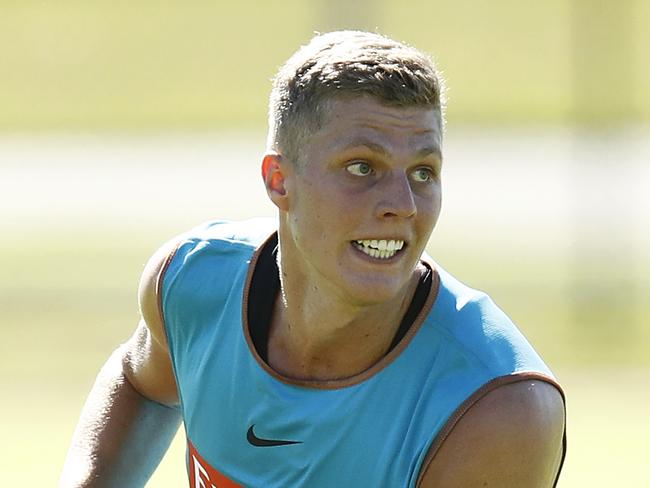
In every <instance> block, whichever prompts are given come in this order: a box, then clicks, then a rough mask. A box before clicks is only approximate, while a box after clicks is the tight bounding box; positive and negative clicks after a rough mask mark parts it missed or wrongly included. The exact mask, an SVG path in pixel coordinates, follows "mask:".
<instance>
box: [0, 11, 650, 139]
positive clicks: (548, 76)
mask: <svg viewBox="0 0 650 488" xmlns="http://www.w3.org/2000/svg"><path fill="white" fill-rule="evenodd" d="M345 3H346V2H339V3H334V4H330V2H324V1H321V0H312V1H305V2H300V1H298V0H280V1H278V2H261V1H253V2H241V3H237V2H210V1H205V0H202V1H193V2H178V1H173V0H158V1H153V0H147V1H142V2H137V3H132V2H125V1H111V2H109V1H106V0H97V1H95V2H92V3H88V2H82V1H80V0H63V1H60V2H56V3H49V2H39V1H33V0H31V1H8V0H5V1H0V8H1V9H2V15H0V65H2V70H3V76H2V77H0V106H1V107H2V110H1V111H0V130H11V131H20V130H70V129H76V130H93V129H94V130H97V129H114V128H120V129H131V130H149V129H160V128H170V129H183V130H187V129H196V128H205V127H215V128H223V127H228V128H232V127H249V126H260V125H262V122H263V121H264V120H265V107H266V97H267V93H268V91H269V88H270V82H269V79H270V78H271V77H272V76H273V74H274V73H275V71H276V69H277V67H278V66H279V65H280V64H281V63H282V62H283V61H284V60H285V59H286V58H287V57H288V56H289V55H290V54H291V53H292V52H293V51H294V49H295V48H296V46H298V45H300V44H301V43H304V42H306V41H307V40H308V39H309V37H311V35H312V33H313V32H314V31H325V30H330V29H332V28H341V27H362V28H366V29H371V30H374V29H377V30H379V31H380V32H382V33H385V34H388V35H391V36H394V37H396V38H398V39H400V40H403V41H406V42H409V43H412V44H414V45H416V46H418V47H419V48H421V49H423V50H426V51H428V52H430V53H432V54H433V55H434V56H435V58H436V59H437V60H438V61H439V64H440V66H441V67H442V69H443V70H444V72H445V76H446V78H447V81H448V85H449V86H450V91H449V98H450V101H451V103H450V104H449V112H448V116H449V119H450V121H451V122H453V123H456V122H470V123H489V124H494V123H498V124H504V123H517V124H522V123H524V124H525V123H530V122H531V121H536V122H538V123H539V122H545V123H566V122H567V121H571V120H574V119H577V120H581V121H591V120H592V119H593V120H595V121H596V122H597V123H601V124H611V123H612V122H620V121H634V122H637V123H638V122H644V121H645V122H648V121H649V120H650V92H649V91H648V90H646V89H645V87H647V86H648V85H650V64H649V63H647V62H645V58H646V54H647V50H648V47H649V46H650V34H649V31H648V29H645V28H644V26H646V25H648V23H649V22H650V6H649V5H650V4H649V3H648V2H645V1H643V0H625V1H624V2H619V3H617V4H614V3H609V2H595V3H594V2H590V1H589V0H573V1H571V0H549V1H546V2H536V1H533V0H523V1H522V0H501V1H499V2H483V1H480V0H473V1H469V0H468V1H465V2H460V3H459V2H455V1H454V0H439V1H437V2H427V1H424V0H411V1H405V2H391V1H388V0H381V1H377V2H365V3H364V2H361V7H360V9H359V10H360V11H359V13H357V15H356V16H349V17H346V16H345V15H344V14H337V10H340V9H342V10H345V9H344V8H343V7H344V5H345ZM364 5H365V12H364ZM252 10H253V11H254V15H251V11H252ZM581 26H586V28H584V29H581V28H580V27H581ZM580 36H583V37H584V39H583V37H580ZM583 41H584V44H585V46H586V48H584V49H582V47H581V46H582V44H581V42H583ZM592 80H596V81H594V82H593V83H600V84H601V85H602V86H601V85H597V84H593V86H592ZM576 99H578V101H576ZM580 100H582V102H581V101H580Z"/></svg>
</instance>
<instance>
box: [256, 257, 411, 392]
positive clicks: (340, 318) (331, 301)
mask: <svg viewBox="0 0 650 488" xmlns="http://www.w3.org/2000/svg"><path fill="white" fill-rule="evenodd" d="M280 266H282V265H280ZM280 272H281V273H282V276H283V279H282V290H281V295H279V296H278V298H277V299H276V303H275V306H274V309H273V314H272V318H271V323H270V330H269V341H268V362H269V364H270V365H271V367H273V368H274V369H275V370H276V371H278V372H279V373H281V374H283V375H285V376H287V377H291V378H295V379H303V380H334V379H342V378H348V377H351V376H354V375H356V374H359V373H361V372H363V371H365V370H366V369H368V368H370V367H371V366H373V365H374V364H375V363H377V362H378V361H379V360H380V359H381V358H382V357H383V356H384V355H385V354H386V352H387V351H388V350H389V348H390V346H391V343H392V341H393V338H394V337H395V334H396V331H397V329H398V328H399V325H400V323H401V321H402V318H403V317H404V315H405V313H406V311H407V309H408V306H409V304H410V303H411V300H412V298H413V295H414V293H415V291H416V289H417V285H418V283H419V279H420V276H421V272H420V271H419V269H418V270H416V272H415V273H414V274H413V276H412V279H411V280H410V281H409V282H408V283H407V285H406V286H405V287H404V289H403V291H402V292H401V293H398V294H397V295H396V296H395V297H394V298H393V299H391V300H389V301H386V302H382V303H378V304H372V305H355V304H351V303H349V302H348V301H346V300H344V299H342V297H340V296H339V295H340V294H339V293H338V291H337V290H335V289H328V288H329V287H328V286H327V284H324V285H323V284H321V285H322V286H318V287H314V286H306V285H307V283H308V282H309V280H308V277H306V276H304V275H302V274H301V273H296V272H291V271H285V270H283V269H282V268H280ZM282 297H287V298H284V299H283V298H282Z"/></svg>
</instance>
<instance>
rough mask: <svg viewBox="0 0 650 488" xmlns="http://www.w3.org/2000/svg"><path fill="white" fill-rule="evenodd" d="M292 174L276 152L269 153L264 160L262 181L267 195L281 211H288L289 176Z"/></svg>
mask: <svg viewBox="0 0 650 488" xmlns="http://www.w3.org/2000/svg"><path fill="white" fill-rule="evenodd" d="M289 172H290V170H289V168H288V167H287V164H286V162H284V161H283V160H282V156H280V155H279V154H278V153H275V152H269V153H266V154H265V155H264V158H263V159H262V179H263V180H264V186H265V187H266V193H267V194H268V195H269V198H270V199H271V201H272V202H273V203H274V204H275V206H276V207H278V208H279V209H280V210H287V208H288V203H289V202H288V195H287V176H288V173H289Z"/></svg>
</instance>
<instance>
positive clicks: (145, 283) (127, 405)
mask: <svg viewBox="0 0 650 488" xmlns="http://www.w3.org/2000/svg"><path fill="white" fill-rule="evenodd" d="M170 251H171V245H170V246H166V247H164V248H163V249H161V251H159V252H158V253H156V254H155V255H154V256H153V257H152V258H151V260H150V261H149V263H148V264H147V266H146V268H145V271H144V273H143V276H142V280H141V283H140V309H141V314H142V320H141V321H140V324H139V325H138V328H137V329H136V331H135V333H134V334H133V336H132V337H131V338H130V339H129V341H128V342H127V343H126V344H123V345H122V346H121V347H119V348H118V349H117V350H116V351H115V352H114V353H113V354H112V355H111V357H110V358H109V360H108V361H107V362H106V364H105V365H104V367H103V368H102V370H101V371H100V373H99V375H98V377H97V380H96V381H95V384H94V385H93V388H92V390H91V392H90V395H89V396H88V399H87V400H86V403H85V405H84V407H83V410H82V413H81V417H80V419H79V423H78V425H77V428H76V430H75V433H74V436H73V439H72V444H71V446H70V450H69V451H68V456H67V458H66V461H65V464H64V467H63V472H62V475H61V480H60V485H59V486H61V487H62V488H80V487H116V486H119V487H126V488H128V487H141V486H144V485H145V483H146V481H147V480H148V479H149V477H150V476H151V474H152V473H153V471H154V470H155V469H156V467H157V466H158V464H159V462H160V460H161V459H162V457H163V455H164V453H165V452H166V451H167V448H168V447H169V444H170V442H171V440H172V439H173V437H174V434H175V433H176V431H177V430H178V426H179V424H180V413H179V410H178V408H177V405H178V396H177V391H176V383H175V381H174V375H173V371H172V366H171V361H170V359H169V353H168V350H167V343H166V339H165V332H164V328H163V327H164V326H163V322H162V318H161V316H160V312H159V310H158V299H157V283H158V281H159V278H160V275H161V273H162V270H163V267H164V264H165V260H166V257H167V255H168V254H169V252H170Z"/></svg>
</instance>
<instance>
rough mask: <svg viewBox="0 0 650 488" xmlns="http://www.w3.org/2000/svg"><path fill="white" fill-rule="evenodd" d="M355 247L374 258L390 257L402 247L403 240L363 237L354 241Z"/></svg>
mask: <svg viewBox="0 0 650 488" xmlns="http://www.w3.org/2000/svg"><path fill="white" fill-rule="evenodd" d="M354 242H355V244H356V245H357V249H359V250H360V251H363V252H364V253H366V254H367V255H368V256H370V257H373V258H376V259H389V258H392V257H393V256H394V255H395V254H397V251H399V250H401V249H402V248H403V247H404V241H401V240H386V239H372V240H371V239H363V240H358V241H354Z"/></svg>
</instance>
